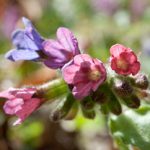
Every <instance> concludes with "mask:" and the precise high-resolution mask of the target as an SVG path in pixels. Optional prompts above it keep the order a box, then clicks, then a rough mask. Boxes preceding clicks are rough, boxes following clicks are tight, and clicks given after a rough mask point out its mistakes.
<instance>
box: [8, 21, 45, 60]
mask: <svg viewBox="0 0 150 150" xmlns="http://www.w3.org/2000/svg"><path fill="white" fill-rule="evenodd" d="M22 21H23V23H24V25H25V29H24V30H22V29H19V30H16V31H15V32H14V33H13V34H12V41H13V44H14V45H15V46H16V48H15V49H12V50H10V51H9V52H8V53H7V54H6V58H8V59H9V60H11V61H18V60H38V59H39V58H40V55H39V53H38V51H40V50H42V42H43V41H44V40H43V38H42V37H41V36H40V35H39V33H38V32H37V31H36V29H35V28H34V26H33V25H32V23H31V22H30V20H28V19H27V18H23V19H22Z"/></svg>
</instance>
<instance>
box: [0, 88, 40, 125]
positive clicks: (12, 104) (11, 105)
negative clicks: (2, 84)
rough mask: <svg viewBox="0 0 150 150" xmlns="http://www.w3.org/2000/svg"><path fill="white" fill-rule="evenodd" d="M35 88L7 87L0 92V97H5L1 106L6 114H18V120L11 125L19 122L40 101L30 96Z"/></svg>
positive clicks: (38, 104)
mask: <svg viewBox="0 0 150 150" xmlns="http://www.w3.org/2000/svg"><path fill="white" fill-rule="evenodd" d="M35 92H36V89H35V88H24V89H13V88H11V89H8V90H6V91H3V92H0V97H1V98H6V99H7V100H6V102H5V104H4V106H3V108H4V111H5V113H6V114H10V115H16V116H18V118H19V119H18V120H16V121H15V122H14V124H13V125H17V124H21V123H22V122H23V121H24V120H25V119H26V118H27V117H28V116H29V115H30V114H31V113H32V112H34V111H35V110H36V109H37V108H38V107H39V106H40V104H41V103H42V100H41V99H39V98H32V96H33V95H34V94H35Z"/></svg>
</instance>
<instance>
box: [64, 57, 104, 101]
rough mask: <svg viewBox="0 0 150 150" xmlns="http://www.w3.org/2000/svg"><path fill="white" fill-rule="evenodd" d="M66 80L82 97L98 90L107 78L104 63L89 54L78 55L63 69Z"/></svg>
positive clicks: (73, 91)
mask: <svg viewBox="0 0 150 150" xmlns="http://www.w3.org/2000/svg"><path fill="white" fill-rule="evenodd" d="M62 74H63V77H64V80H65V81H66V82H67V83H68V84H69V85H71V86H72V87H73V89H72V93H73V95H74V96H75V97H76V98H77V99H82V98H84V97H86V96H88V95H89V94H90V92H92V91H96V90H97V88H98V87H99V86H100V85H101V84H102V83H103V82H104V81H105V79H106V70H105V67H104V65H103V63H102V62H101V61H100V60H98V59H93V58H91V57H90V56H89V55H87V54H79V55H76V56H75V57H74V59H73V61H72V63H70V64H69V65H66V66H65V67H64V68H63V69H62Z"/></svg>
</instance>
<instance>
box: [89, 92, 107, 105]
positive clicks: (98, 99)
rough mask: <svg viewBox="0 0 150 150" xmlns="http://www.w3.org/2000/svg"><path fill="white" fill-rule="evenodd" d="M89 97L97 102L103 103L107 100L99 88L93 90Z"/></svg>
mask: <svg viewBox="0 0 150 150" xmlns="http://www.w3.org/2000/svg"><path fill="white" fill-rule="evenodd" d="M91 97H92V99H93V101H94V102H96V103H98V104H104V103H106V102H107V96H106V94H105V93H104V92H102V91H100V90H97V91H96V92H94V93H93V94H92V96H91Z"/></svg>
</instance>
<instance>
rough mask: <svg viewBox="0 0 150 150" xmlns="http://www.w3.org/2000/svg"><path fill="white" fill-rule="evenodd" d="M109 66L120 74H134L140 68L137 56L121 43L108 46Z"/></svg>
mask: <svg viewBox="0 0 150 150" xmlns="http://www.w3.org/2000/svg"><path fill="white" fill-rule="evenodd" d="M110 54H111V58H110V62H111V68H112V70H114V71H115V72H116V73H118V74H121V75H129V74H132V75H135V74H137V73H138V71H139V70H140V63H139V61H138V60H137V56H136V55H135V53H134V52H133V51H132V50H131V49H130V48H127V47H125V46H123V45H121V44H116V45H113V46H112V47H111V48H110Z"/></svg>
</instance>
